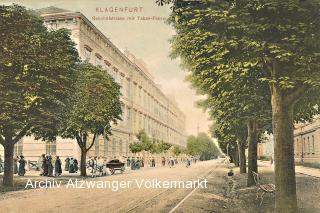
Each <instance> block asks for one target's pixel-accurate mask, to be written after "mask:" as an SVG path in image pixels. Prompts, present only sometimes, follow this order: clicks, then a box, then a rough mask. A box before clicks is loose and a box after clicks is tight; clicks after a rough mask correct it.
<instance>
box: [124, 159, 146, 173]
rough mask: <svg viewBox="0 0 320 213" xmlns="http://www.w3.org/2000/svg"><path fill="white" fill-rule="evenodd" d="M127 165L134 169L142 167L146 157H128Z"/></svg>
mask: <svg viewBox="0 0 320 213" xmlns="http://www.w3.org/2000/svg"><path fill="white" fill-rule="evenodd" d="M127 167H130V168H131V169H132V170H137V169H140V168H141V167H144V159H143V158H140V157H137V159H136V158H135V157H131V158H130V157H128V158H127Z"/></svg>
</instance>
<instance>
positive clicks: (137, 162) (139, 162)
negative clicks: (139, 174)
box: [136, 157, 141, 169]
mask: <svg viewBox="0 0 320 213" xmlns="http://www.w3.org/2000/svg"><path fill="white" fill-rule="evenodd" d="M140 166H141V161H140V158H139V157H138V159H137V161H136V169H140Z"/></svg>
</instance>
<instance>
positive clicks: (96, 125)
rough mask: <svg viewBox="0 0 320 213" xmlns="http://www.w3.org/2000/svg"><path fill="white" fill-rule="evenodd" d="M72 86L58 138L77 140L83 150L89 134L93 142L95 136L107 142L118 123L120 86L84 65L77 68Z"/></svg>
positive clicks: (88, 65)
mask: <svg viewBox="0 0 320 213" xmlns="http://www.w3.org/2000/svg"><path fill="white" fill-rule="evenodd" d="M73 85H74V89H73V91H72V92H71V93H69V96H70V97H69V104H68V107H67V108H66V109H65V114H64V119H65V122H64V123H63V125H62V129H61V135H62V136H63V137H68V138H76V139H77V142H78V144H79V146H80V147H81V148H84V149H85V148H87V146H86V140H87V137H88V136H89V135H90V134H93V135H94V139H95V138H96V137H97V136H98V135H104V136H105V137H106V138H108V136H109V135H111V124H112V123H117V120H121V114H122V109H121V102H120V95H121V93H120V86H119V85H118V84H117V83H116V82H115V81H114V80H113V78H112V77H111V76H110V75H109V74H107V73H106V72H105V71H103V70H101V69H100V68H99V67H96V66H93V65H92V64H89V63H87V62H82V63H80V64H78V66H77V75H76V76H75V79H74V84H73ZM93 143H94V140H92V144H93ZM91 146H92V145H90V146H89V148H87V150H89V149H90V148H91Z"/></svg>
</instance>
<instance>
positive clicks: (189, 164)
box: [186, 158, 191, 168]
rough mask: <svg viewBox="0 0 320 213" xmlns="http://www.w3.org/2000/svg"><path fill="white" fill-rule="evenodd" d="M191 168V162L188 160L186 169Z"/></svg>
mask: <svg viewBox="0 0 320 213" xmlns="http://www.w3.org/2000/svg"><path fill="white" fill-rule="evenodd" d="M190 166H191V161H190V159H189V158H188V159H187V166H186V167H187V168H188V167H190Z"/></svg>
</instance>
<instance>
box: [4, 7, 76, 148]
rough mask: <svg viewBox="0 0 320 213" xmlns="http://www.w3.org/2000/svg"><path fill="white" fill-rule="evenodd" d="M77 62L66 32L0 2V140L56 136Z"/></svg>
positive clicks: (18, 8) (72, 44)
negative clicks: (29, 135) (31, 136)
mask: <svg viewBox="0 0 320 213" xmlns="http://www.w3.org/2000/svg"><path fill="white" fill-rule="evenodd" d="M57 47H59V48H57ZM78 61H79V59H78V53H77V50H76V47H75V44H74V43H73V42H72V40H71V39H70V34H69V32H68V31H66V30H63V29H61V30H56V31H55V30H52V31H48V30H47V29H46V27H44V25H43V21H42V19H41V18H40V17H39V16H37V15H36V14H35V13H34V12H32V11H29V10H27V9H26V8H24V7H21V6H18V5H12V6H4V5H1V6H0V106H1V109H0V143H2V144H3V145H6V144H7V143H11V142H12V143H16V142H17V141H19V140H20V139H21V138H22V137H23V136H25V135H26V134H31V133H33V134H34V135H35V136H36V138H43V139H48V140H53V139H55V136H56V135H57V128H58V126H59V124H60V123H61V122H62V120H61V111H62V110H63V108H64V107H65V105H66V100H67V96H66V95H67V93H66V91H68V90H70V85H71V76H73V75H74V71H75V68H74V67H75V64H76V62H78ZM8 141H9V142H8Z"/></svg>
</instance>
